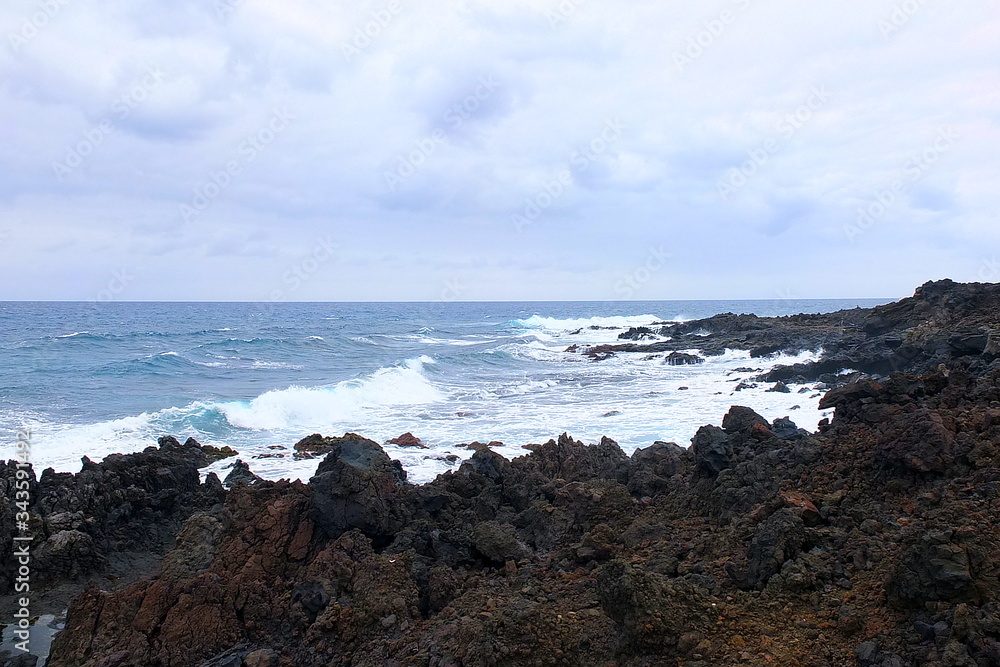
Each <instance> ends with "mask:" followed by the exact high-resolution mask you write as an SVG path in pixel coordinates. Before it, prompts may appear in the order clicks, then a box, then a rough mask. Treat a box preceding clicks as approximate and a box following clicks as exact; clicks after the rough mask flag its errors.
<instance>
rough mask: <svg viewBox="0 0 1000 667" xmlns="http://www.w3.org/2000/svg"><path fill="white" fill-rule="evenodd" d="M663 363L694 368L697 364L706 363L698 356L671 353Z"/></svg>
mask: <svg viewBox="0 0 1000 667" xmlns="http://www.w3.org/2000/svg"><path fill="white" fill-rule="evenodd" d="M663 363H665V364H668V365H670V366H692V365H696V364H702V363H705V360H704V359H703V358H701V357H699V356H698V355H697V354H688V353H686V352H671V353H670V354H668V355H667V358H666V359H664V361H663Z"/></svg>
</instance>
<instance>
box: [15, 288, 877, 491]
mask: <svg viewBox="0 0 1000 667" xmlns="http://www.w3.org/2000/svg"><path fill="white" fill-rule="evenodd" d="M887 301H889V300H888V299H881V300H878V299H860V300H769V301H647V302H639V301H627V302H551V303H547V302H525V303H514V302H494V303H464V302H456V303H159V302H143V303H123V302H122V303H119V302H94V303H81V302H6V303H0V354H2V359H3V361H2V365H0V432H2V433H3V434H4V437H3V443H2V447H0V456H3V457H4V458H14V454H15V450H14V443H15V433H16V431H18V430H20V429H29V430H30V431H31V434H32V435H31V443H32V450H31V451H32V460H33V462H34V465H35V468H36V470H38V471H39V472H40V471H41V470H42V469H43V468H46V467H52V468H55V469H56V470H57V471H70V472H76V471H78V470H79V469H80V460H81V457H83V456H88V457H90V458H91V459H93V460H99V459H100V458H102V457H104V456H106V455H107V454H111V453H114V452H122V453H125V452H134V451H140V450H142V449H143V448H145V447H147V446H149V445H152V444H155V443H156V439H157V438H158V437H159V436H161V435H168V434H169V435H174V436H176V437H177V438H178V439H180V440H181V441H183V440H184V439H185V438H187V437H189V436H193V437H194V438H196V439H197V440H199V441H200V442H201V443H203V444H211V445H216V446H222V445H229V446H231V447H233V448H234V449H236V450H238V451H239V452H240V458H242V459H244V460H246V461H247V462H248V463H249V464H250V467H251V469H252V470H254V471H255V472H256V473H257V474H259V475H261V476H263V477H266V478H269V479H278V478H282V477H290V478H300V479H308V478H309V477H310V476H311V475H312V473H313V471H314V470H315V468H316V465H317V464H318V462H319V461H318V460H305V461H295V460H294V459H293V458H292V445H293V444H294V443H295V442H296V441H298V440H299V439H300V438H302V437H304V436H306V435H309V434H311V433H322V434H324V435H342V434H343V433H345V432H348V431H351V432H355V433H359V434H361V435H364V436H366V437H368V438H371V439H373V440H375V441H377V442H380V443H384V442H385V441H386V440H388V439H390V438H393V437H395V436H398V435H400V434H402V433H405V432H412V433H413V434H414V435H416V436H417V437H419V438H421V439H422V440H423V441H424V443H425V444H427V445H428V449H406V448H399V447H396V446H393V445H388V446H386V450H387V451H388V452H389V454H390V456H392V457H393V458H398V459H400V460H401V461H402V462H403V465H404V467H405V468H406V469H407V471H408V473H409V477H410V480H411V481H414V482H424V481H428V480H430V479H433V477H434V476H436V475H437V474H439V473H441V472H444V471H446V470H449V469H453V468H455V467H457V466H458V465H460V461H461V459H462V458H466V457H468V456H469V455H470V454H471V452H469V451H468V450H467V449H465V448H462V447H460V446H459V445H461V444H463V443H469V442H471V441H473V440H478V441H481V442H489V441H500V442H503V443H504V446H502V447H498V448H497V451H499V452H500V453H502V454H504V455H505V456H508V457H512V456H517V455H520V454H523V453H524V450H523V446H524V445H526V444H529V443H538V442H544V441H546V440H548V439H549V438H553V437H556V436H558V435H559V434H560V433H563V432H567V433H569V434H570V435H572V436H573V437H575V438H577V439H580V440H583V441H584V442H596V441H598V440H599V439H600V438H601V436H604V435H606V436H608V437H610V438H613V439H614V440H616V441H617V442H618V443H619V444H620V445H621V446H622V448H623V449H624V450H625V451H626V452H631V451H633V450H635V449H636V448H639V447H646V446H648V445H650V444H652V443H653V442H654V441H657V440H666V441H673V442H677V443H678V444H681V445H685V446H686V445H688V444H690V439H691V437H692V436H693V435H694V433H695V431H696V430H697V429H698V427H699V426H701V425H703V424H708V423H715V424H718V423H720V422H721V419H722V417H723V415H724V414H725V412H726V411H727V410H728V408H729V406H730V405H747V406H750V407H752V408H753V409H755V410H757V411H758V412H760V413H761V414H762V415H764V416H765V417H767V418H768V419H775V418H778V417H785V416H788V417H791V418H792V420H793V421H795V422H796V423H797V424H798V425H799V426H801V427H804V428H807V429H814V428H815V426H816V424H817V422H818V421H819V420H820V419H821V418H822V417H823V414H822V413H821V412H820V411H819V409H818V403H819V398H818V391H816V390H815V388H814V387H813V386H808V387H806V391H805V392H803V393H798V390H799V389H800V387H794V388H793V389H794V391H793V393H789V394H783V393H776V392H766V391H765V387H763V386H762V387H759V388H757V389H747V390H743V391H739V392H736V391H734V388H735V386H736V384H738V383H739V381H740V380H741V379H746V378H749V377H751V376H753V375H756V374H757V373H760V372H763V371H764V370H766V369H768V368H770V367H771V366H774V365H775V364H779V363H793V362H795V361H801V360H805V359H808V358H812V357H813V356H814V355H815V352H813V353H806V354H803V355H799V356H797V357H787V356H786V357H778V358H771V359H766V360H765V359H750V356H749V353H747V352H739V351H729V352H727V353H726V354H725V355H723V356H721V357H709V358H708V359H707V360H706V362H705V363H704V364H700V365H697V366H669V365H666V364H664V360H663V355H658V356H656V357H654V358H648V357H647V356H646V355H638V354H632V355H618V356H617V357H614V358H611V359H608V360H605V361H600V362H595V361H591V360H590V359H588V358H587V357H584V356H582V355H580V354H576V353H572V352H566V351H565V350H566V348H567V347H568V346H570V345H572V344H578V345H589V344H595V343H601V342H614V341H616V340H617V336H618V334H619V333H620V332H621V331H623V330H624V329H625V328H627V327H629V326H638V325H644V324H650V323H652V322H656V321H682V320H687V319H696V318H702V317H708V316H711V315H714V314H717V313H722V312H736V313H755V314H757V315H762V316H767V315H789V314H794V313H799V312H816V313H818V312H830V311H834V310H839V309H842V308H853V307H856V306H861V307H870V306H873V305H877V304H880V303H886V302H887ZM748 367H749V368H752V369H754V370H753V371H747V370H738V369H745V368H748ZM681 387H686V389H681ZM282 447H283V448H286V449H281V448H282ZM265 454H267V455H271V456H268V457H266V458H255V457H259V456H261V455H265ZM452 455H457V456H458V457H459V459H458V460H454V456H452ZM233 461H234V459H228V460H224V461H220V462H218V463H216V464H213V466H212V467H211V468H209V470H215V471H217V472H219V473H220V476H224V475H225V474H226V468H227V467H228V466H231V465H232V463H233Z"/></svg>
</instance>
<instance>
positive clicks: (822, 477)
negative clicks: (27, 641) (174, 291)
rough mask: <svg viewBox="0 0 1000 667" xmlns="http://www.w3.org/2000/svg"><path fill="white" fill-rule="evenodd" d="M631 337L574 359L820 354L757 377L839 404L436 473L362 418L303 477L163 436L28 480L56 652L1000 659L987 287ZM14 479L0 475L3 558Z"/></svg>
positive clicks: (999, 509)
mask: <svg viewBox="0 0 1000 667" xmlns="http://www.w3.org/2000/svg"><path fill="white" fill-rule="evenodd" d="M660 339H664V340H660ZM622 340H623V341H626V342H622V343H619V344H615V345H611V346H599V347H595V348H589V349H583V348H581V349H579V350H578V352H580V353H581V354H587V355H590V356H591V357H592V358H594V359H595V360H599V359H602V358H607V356H609V355H615V354H633V353H641V354H666V355H670V356H668V357H667V359H670V358H671V357H672V359H673V360H672V361H669V360H668V361H666V362H665V363H697V361H696V360H695V359H694V357H695V356H696V355H695V354H694V353H693V351H695V350H696V351H697V354H698V355H706V356H707V355H712V354H718V353H720V351H722V350H724V349H726V348H730V349H744V350H751V351H752V354H753V355H754V356H758V357H766V356H769V355H772V354H775V353H776V352H795V351H802V350H816V349H822V350H823V352H822V354H821V355H820V356H819V358H818V359H817V360H816V361H814V362H811V363H808V364H801V365H798V366H788V367H778V368H775V369H774V370H772V371H770V372H768V373H765V374H764V375H762V376H760V378H758V379H759V380H760V381H762V382H774V383H775V384H778V383H782V384H785V385H793V386H794V385H795V384H796V383H800V382H803V383H804V382H806V381H810V382H815V381H821V382H825V383H826V384H827V385H828V389H829V390H828V391H827V393H826V394H825V396H824V397H823V399H822V403H821V406H822V407H824V408H832V409H834V410H835V413H834V417H833V419H832V420H831V421H829V422H826V423H823V424H821V426H820V429H819V430H818V431H817V432H815V433H809V432H806V431H805V430H803V429H799V428H797V427H796V425H795V424H794V423H793V422H792V421H791V420H789V419H788V418H783V419H777V420H773V421H770V422H769V421H767V420H765V419H764V418H763V417H761V416H760V415H758V414H756V413H755V412H754V411H753V410H752V409H750V408H748V407H741V406H734V407H732V408H731V409H730V410H729V411H728V412H727V413H726V414H725V415H724V416H723V415H720V417H721V422H720V424H719V425H706V426H704V427H702V428H701V429H700V430H699V431H698V433H697V434H696V435H695V437H694V438H693V440H692V442H691V443H690V446H689V447H681V446H678V445H676V444H674V443H665V442H657V443H655V444H653V445H651V446H650V447H647V448H645V449H640V450H637V451H636V452H634V453H633V454H632V455H631V456H627V455H626V454H625V453H624V452H622V450H621V449H620V448H619V447H618V445H617V443H615V442H614V440H612V439H610V438H604V439H602V440H601V442H599V443H597V444H594V445H585V444H584V443H581V442H579V441H576V440H574V439H573V438H572V437H571V436H570V435H567V434H563V435H562V436H560V437H558V438H554V439H553V440H550V441H549V442H547V443H544V444H540V445H533V446H530V447H529V449H530V450H531V451H530V452H528V453H527V454H526V455H525V456H522V457H518V458H516V459H513V460H507V459H505V458H503V457H501V456H500V455H499V454H497V453H495V452H494V451H492V450H491V449H490V447H489V446H480V447H477V448H476V449H475V452H474V453H473V455H472V456H471V458H469V459H468V460H466V461H465V462H464V463H463V464H462V465H461V467H460V468H459V469H457V470H456V471H450V472H447V473H445V474H443V475H440V476H439V477H438V478H437V479H435V480H434V481H432V482H429V483H427V484H423V485H413V484H408V483H407V482H406V478H405V472H404V471H403V470H402V467H401V466H400V465H399V463H398V462H395V461H393V460H391V459H390V458H389V456H388V455H387V454H386V453H385V451H384V450H383V449H382V447H381V446H380V445H379V444H378V443H375V442H373V441H371V440H368V439H366V438H364V437H362V436H361V435H357V434H352V433H348V434H345V435H343V436H341V437H323V436H320V435H314V436H309V437H308V438H305V439H304V440H303V441H301V442H300V443H299V446H296V451H297V452H301V453H303V454H308V455H310V456H316V457H317V458H320V457H322V458H321V460H320V462H319V465H318V467H317V469H316V472H315V474H314V476H313V477H312V478H311V479H310V480H309V481H308V483H302V482H298V481H295V482H289V481H278V482H273V481H267V480H262V479H260V478H259V477H256V476H255V475H254V474H253V473H252V471H251V470H250V468H249V467H248V466H246V465H245V464H242V462H241V463H240V464H239V465H237V466H236V467H234V468H233V475H231V476H230V477H229V478H227V480H226V483H225V484H224V483H223V482H221V481H220V480H219V479H218V478H217V477H216V476H215V475H212V474H210V475H208V476H207V477H206V478H205V480H204V481H202V480H201V478H200V475H199V472H198V470H199V468H202V467H204V466H205V465H207V464H208V462H209V461H210V459H211V458H213V457H217V456H220V455H222V454H221V453H219V452H218V450H215V451H211V450H209V449H207V448H204V447H202V446H201V445H199V444H198V443H197V442H194V441H193V440H189V441H187V442H185V443H184V444H181V443H180V442H178V441H177V440H176V439H174V438H173V437H169V436H166V437H164V438H161V439H160V442H159V443H158V446H157V447H151V448H148V449H147V450H146V451H144V452H141V453H138V454H130V455H114V456H110V457H107V458H106V459H105V460H104V461H102V462H101V463H94V462H91V461H86V460H85V461H84V465H83V469H82V470H81V471H80V472H79V473H77V474H75V475H73V474H58V473H53V472H52V471H45V472H43V473H42V474H41V476H40V478H38V480H37V482H35V481H34V480H32V485H31V489H30V492H31V495H32V503H31V505H32V507H33V508H34V509H33V511H34V516H33V519H32V532H33V533H34V534H36V535H38V536H39V539H38V540H37V542H36V543H35V545H34V546H33V559H34V563H33V568H34V569H33V577H34V578H35V581H37V582H38V583H39V585H40V586H42V587H43V589H44V591H39V593H42V595H43V596H42V597H41V598H38V599H39V604H43V605H44V604H48V605H50V606H51V607H52V608H56V607H60V606H61V605H66V604H68V606H69V612H68V616H67V619H66V627H65V629H64V630H63V631H62V632H60V633H59V635H57V637H56V639H55V641H54V643H53V645H52V652H51V655H50V658H49V663H48V664H50V665H56V666H63V665H66V666H78V667H83V666H86V667H98V666H100V667H117V666H124V665H192V666H195V665H204V666H206V667H207V666H211V667H223V666H225V667H240V666H241V665H246V666H248V667H257V666H260V665H273V666H276V665H306V666H310V665H372V666H374V665H389V666H409V665H414V666H415V665H420V666H424V665H426V666H431V667H448V666H452V667H459V666H465V667H472V666H487V665H490V666H493V665H498V666H505V665H509V666H515V665H600V666H608V665H621V666H627V667H645V666H652V665H687V666H689V667H698V666H705V665H801V666H810V667H812V666H815V667H820V666H828V667H842V666H846V665H859V666H861V667H874V666H885V667H890V666H895V667H903V666H907V665H929V666H941V667H945V666H947V667H955V666H958V667H964V666H968V667H984V666H997V665H1000V526H998V520H997V517H998V516H1000V360H998V358H1000V285H986V284H958V283H954V282H951V281H939V282H934V283H928V284H926V285H924V286H922V287H921V288H919V289H918V290H917V292H916V293H915V295H914V296H913V297H911V298H908V299H903V300H901V301H899V302H897V303H893V304H889V305H886V306H880V307H877V308H873V309H857V310H850V311H842V312H840V313H832V314H828V315H799V316H792V317H787V318H759V317H754V316H746V315H731V314H727V315H720V316H716V317H713V318H707V319H705V320H698V321H695V322H686V323H681V324H676V323H674V324H664V325H661V326H660V327H651V328H649V330H648V331H639V330H631V331H628V332H624V333H623V335H622ZM649 341H653V342H649ZM673 353H676V354H677V356H674V354H673ZM406 435H407V436H410V438H412V439H413V441H415V442H417V443H419V439H417V438H416V437H415V436H412V434H406ZM683 444H685V445H687V444H688V443H683ZM13 479H14V467H13V464H0V487H2V490H3V492H4V493H3V494H2V498H3V499H4V500H3V505H0V531H2V533H0V541H4V540H6V542H4V543H3V544H0V548H4V549H7V550H8V551H7V552H8V553H9V552H10V549H11V544H10V543H9V541H10V536H11V535H12V534H13V533H14V530H13V527H14V524H13V521H14V519H13V516H14V508H13V501H12V498H13V488H14V487H13ZM227 485H228V486H229V487H230V488H228V489H227V488H226V487H227ZM12 573H13V563H10V562H8V561H4V562H3V569H2V570H0V593H2V594H3V595H4V596H5V597H4V598H3V599H2V600H0V611H3V612H4V613H5V614H6V611H7V607H8V606H9V605H10V604H11V596H10V592H11V584H12V581H13V577H12ZM45 596H48V597H45ZM4 660H8V662H7V663H5V662H4ZM12 660H13V658H3V657H0V665H5V664H31V663H28V662H24V661H23V659H22V662H20V663H14V662H12Z"/></svg>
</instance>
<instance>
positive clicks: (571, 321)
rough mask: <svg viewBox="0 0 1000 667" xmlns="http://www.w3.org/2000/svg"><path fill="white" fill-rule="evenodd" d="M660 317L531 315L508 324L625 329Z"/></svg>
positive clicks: (648, 322)
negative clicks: (561, 317)
mask: <svg viewBox="0 0 1000 667" xmlns="http://www.w3.org/2000/svg"><path fill="white" fill-rule="evenodd" d="M662 321H663V320H662V318H660V317H658V316H656V315H631V316H626V315H614V316H610V317H601V316H596V317H582V318H567V319H560V318H557V317H542V316H541V315H532V316H531V317H528V318H525V319H520V320H511V321H510V322H509V323H508V324H511V325H513V326H517V327H522V328H525V329H547V330H549V331H572V330H576V329H586V328H589V327H614V328H617V329H626V328H628V327H638V326H644V325H649V324H652V323H653V322H662Z"/></svg>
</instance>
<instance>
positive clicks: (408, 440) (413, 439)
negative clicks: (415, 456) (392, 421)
mask: <svg viewBox="0 0 1000 667" xmlns="http://www.w3.org/2000/svg"><path fill="white" fill-rule="evenodd" d="M386 444H387V445H398V446H399V447H414V448H417V449H427V445H425V444H424V443H423V441H422V440H421V439H420V438H418V437H417V436H415V435H413V434H412V433H410V432H409V431H407V432H406V433H404V434H403V435H400V436H397V437H395V438H392V439H391V440H388V441H387V442H386Z"/></svg>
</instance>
